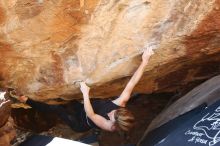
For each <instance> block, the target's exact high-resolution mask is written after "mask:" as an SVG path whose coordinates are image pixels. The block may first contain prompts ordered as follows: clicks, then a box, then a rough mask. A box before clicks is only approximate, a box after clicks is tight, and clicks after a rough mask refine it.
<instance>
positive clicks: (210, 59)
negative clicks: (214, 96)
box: [0, 0, 220, 100]
mask: <svg viewBox="0 0 220 146" xmlns="http://www.w3.org/2000/svg"><path fill="white" fill-rule="evenodd" d="M219 11H220V0H209V1H207V0H200V1H193V0H178V1H175V0H170V1H164V0H148V1H146V0H121V1H118V0H80V1H79V0H56V1H46V0H26V1H23V0H7V1H6V0H0V66H1V69H0V86H1V87H12V88H15V89H17V90H19V91H20V92H22V93H23V94H26V95H29V96H30V97H32V98H34V99H36V100H45V99H51V98H58V97H62V98H65V99H71V98H74V97H75V98H77V97H78V96H77V95H78V94H79V89H78V87H77V86H76V85H75V84H74V83H75V82H76V81H78V80H85V81H86V82H87V83H88V84H89V85H90V86H91V87H92V94H93V95H94V96H103V97H108V96H112V95H118V94H119V93H120V92H121V90H122V89H123V88H124V85H125V83H126V82H127V80H128V79H129V76H130V75H132V73H133V72H134V70H135V69H136V68H137V66H138V64H139V63H140V55H141V53H142V52H143V49H144V48H146V47H152V48H154V49H155V55H154V56H153V57H152V58H151V60H150V62H149V65H148V66H147V67H146V73H145V74H144V77H143V78H142V80H141V82H140V83H139V84H138V86H137V87H136V89H135V91H138V92H146V93H151V92H160V91H175V90H177V89H178V88H179V87H181V86H182V85H186V84H188V83H189V82H193V81H197V80H203V79H206V78H210V77H211V76H213V75H215V74H218V73H220V64H219V61H220V43H219V42H220V41H219V40H220V37H219V36H220V34H219V31H220V24H219V23H220V13H219ZM73 95H75V96H73Z"/></svg>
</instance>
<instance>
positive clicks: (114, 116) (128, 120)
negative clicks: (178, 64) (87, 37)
mask: <svg viewBox="0 0 220 146" xmlns="http://www.w3.org/2000/svg"><path fill="white" fill-rule="evenodd" d="M152 54H153V51H152V49H146V50H145V51H144V53H143V55H142V62H141V64H140V66H139V67H138V69H137V70H136V72H135V73H134V75H133V76H132V78H131V79H130V81H129V82H128V84H127V85H126V87H125V89H124V90H123V92H122V93H121V95H120V96H119V97H118V98H116V99H115V100H112V101H111V100H104V99H99V100H94V101H92V102H90V99H89V98H90V97H89V90H90V88H89V87H88V86H87V85H86V83H85V82H80V90H81V92H82V94H83V99H84V104H82V103H80V102H78V101H76V100H74V101H72V102H71V103H70V104H71V108H73V109H74V113H71V114H70V113H68V111H67V110H66V109H65V108H64V107H63V105H48V104H45V103H41V102H37V101H33V100H31V99H29V98H28V97H27V96H24V95H23V96H19V97H18V100H20V101H21V102H24V103H26V104H28V105H30V106H31V107H33V108H35V109H37V110H39V111H43V112H47V111H48V112H54V113H56V114H57V115H58V116H59V117H60V118H61V119H62V120H63V121H64V122H65V123H66V124H68V125H69V126H70V127H71V128H72V129H73V130H74V131H76V132H84V131H88V130H89V129H92V128H99V129H103V130H107V131H128V130H129V129H130V128H131V127H132V126H133V124H134V117H133V115H132V113H131V112H130V111H129V110H127V109H126V108H125V106H126V103H127V102H128V100H129V98H130V97H131V92H132V90H133V88H134V87H135V85H136V84H137V83H138V81H139V80H140V78H141V76H142V75H143V72H144V68H145V67H146V65H147V64H148V60H149V58H150V56H151V55H152Z"/></svg>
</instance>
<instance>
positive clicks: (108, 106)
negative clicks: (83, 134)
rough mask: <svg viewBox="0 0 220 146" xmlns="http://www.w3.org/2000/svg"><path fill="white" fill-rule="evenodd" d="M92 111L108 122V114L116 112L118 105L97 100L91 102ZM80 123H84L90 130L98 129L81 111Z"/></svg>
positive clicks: (108, 101)
mask: <svg viewBox="0 0 220 146" xmlns="http://www.w3.org/2000/svg"><path fill="white" fill-rule="evenodd" d="M91 104H92V107H93V110H94V112H95V113H96V114H98V115H100V116H102V117H104V118H105V119H107V120H109V117H108V115H107V114H108V113H109V112H111V111H112V110H116V109H118V108H119V106H118V105H116V104H115V103H113V102H112V101H111V100H103V99H97V100H94V101H91ZM81 114H82V121H83V123H86V124H87V125H88V126H89V127H91V128H98V127H97V126H96V125H95V124H94V123H93V122H92V120H91V119H89V117H87V116H86V113H85V110H83V111H82V113H81Z"/></svg>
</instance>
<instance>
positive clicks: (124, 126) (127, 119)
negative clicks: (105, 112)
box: [114, 107, 135, 131]
mask: <svg viewBox="0 0 220 146" xmlns="http://www.w3.org/2000/svg"><path fill="white" fill-rule="evenodd" d="M114 118H115V127H116V130H118V131H129V130H130V129H131V128H132V127H133V126H134V121H135V120H134V116H133V114H132V113H131V112H130V111H129V110H127V109H126V108H124V107H122V108H119V109H117V110H116V111H115V113H114Z"/></svg>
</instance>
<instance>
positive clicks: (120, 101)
mask: <svg viewBox="0 0 220 146" xmlns="http://www.w3.org/2000/svg"><path fill="white" fill-rule="evenodd" d="M151 55H153V51H152V49H146V50H145V51H144V53H143V55H142V62H141V64H140V65H139V67H138V69H137V70H136V71H135V73H134V75H133V76H132V77H131V79H130V80H129V82H128V84H127V85H126V87H125V89H124V90H123V92H122V93H121V95H120V96H119V97H118V98H117V99H115V100H113V102H114V103H115V104H117V105H119V106H121V107H125V106H126V104H127V102H128V100H129V99H130V97H131V93H132V91H133V89H134V87H135V85H136V84H137V83H138V81H139V80H140V79H141V76H142V75H143V73H144V68H145V66H146V65H147V64H148V60H149V58H150V56H151Z"/></svg>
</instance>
